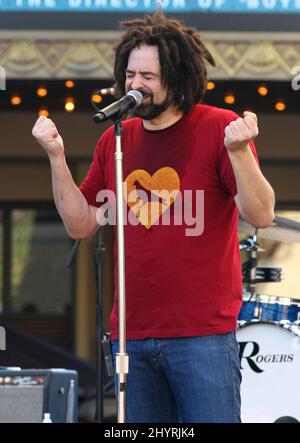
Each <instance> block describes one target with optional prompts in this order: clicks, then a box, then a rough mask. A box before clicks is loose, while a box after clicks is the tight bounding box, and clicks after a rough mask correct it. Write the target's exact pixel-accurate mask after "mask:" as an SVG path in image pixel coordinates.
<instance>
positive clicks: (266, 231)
mask: <svg viewBox="0 0 300 443" xmlns="http://www.w3.org/2000/svg"><path fill="white" fill-rule="evenodd" d="M238 231H239V232H241V233H243V234H247V235H254V233H255V227H253V226H252V225H250V224H249V223H247V222H246V221H245V220H244V219H242V218H240V219H239V227H238ZM257 237H260V238H264V239H266V240H274V241H279V242H283V243H300V223H299V222H297V221H295V220H291V219H288V218H285V217H279V216H276V217H275V218H274V220H273V223H272V224H271V225H270V226H268V227H267V228H259V229H258V230H257Z"/></svg>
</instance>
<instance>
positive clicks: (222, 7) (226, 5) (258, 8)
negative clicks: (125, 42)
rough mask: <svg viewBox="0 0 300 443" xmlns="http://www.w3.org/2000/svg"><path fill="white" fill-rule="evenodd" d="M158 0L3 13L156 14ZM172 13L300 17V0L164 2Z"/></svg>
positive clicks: (64, 4)
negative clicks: (296, 14)
mask: <svg viewBox="0 0 300 443" xmlns="http://www.w3.org/2000/svg"><path fill="white" fill-rule="evenodd" d="M157 3H158V1H157V0H0V12H13V11H14V12H25V11H28V12H110V13H111V12H116V13H120V12H124V13H126V12H128V13H132V12H153V11H155V10H156V7H157V6H156V5H157ZM160 4H161V6H162V9H163V10H164V12H166V13H168V12H170V13H180V14H183V13H188V12H198V13H212V12H214V13H273V14H274V13H300V0H160Z"/></svg>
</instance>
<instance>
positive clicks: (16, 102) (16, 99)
mask: <svg viewBox="0 0 300 443" xmlns="http://www.w3.org/2000/svg"><path fill="white" fill-rule="evenodd" d="M10 102H11V104H12V105H13V106H19V105H20V104H21V103H22V99H21V97H20V96H19V95H13V96H12V98H11V99H10Z"/></svg>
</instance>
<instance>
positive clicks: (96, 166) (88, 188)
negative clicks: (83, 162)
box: [79, 136, 105, 207]
mask: <svg viewBox="0 0 300 443" xmlns="http://www.w3.org/2000/svg"><path fill="white" fill-rule="evenodd" d="M102 156H103V136H102V137H101V138H100V139H99V141H98V143H97V145H96V148H95V151H94V155H93V161H92V163H91V165H90V168H89V170H88V173H87V175H86V176H85V178H84V180H83V182H82V183H81V185H80V186H79V189H80V191H81V192H82V194H83V195H84V196H85V198H86V200H87V202H88V204H89V205H91V206H96V207H100V206H101V203H99V202H97V201H96V199H97V194H98V192H99V191H101V190H102V189H105V184H104V168H103V163H104V161H103V158H102Z"/></svg>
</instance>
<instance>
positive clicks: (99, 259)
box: [94, 227, 105, 423]
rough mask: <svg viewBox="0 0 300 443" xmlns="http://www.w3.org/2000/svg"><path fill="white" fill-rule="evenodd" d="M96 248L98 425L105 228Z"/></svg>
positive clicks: (98, 418)
mask: <svg viewBox="0 0 300 443" xmlns="http://www.w3.org/2000/svg"><path fill="white" fill-rule="evenodd" d="M96 238H97V240H96V245H95V248H94V266H95V279H96V293H97V297H96V412H95V421H96V423H103V416H104V389H105V388H104V386H103V385H104V358H103V353H102V338H103V334H104V330H103V317H104V316H103V265H104V253H105V247H104V242H103V227H100V229H98V231H97V234H96Z"/></svg>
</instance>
